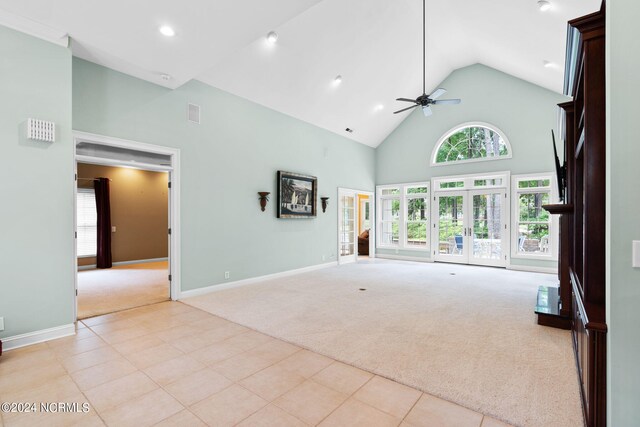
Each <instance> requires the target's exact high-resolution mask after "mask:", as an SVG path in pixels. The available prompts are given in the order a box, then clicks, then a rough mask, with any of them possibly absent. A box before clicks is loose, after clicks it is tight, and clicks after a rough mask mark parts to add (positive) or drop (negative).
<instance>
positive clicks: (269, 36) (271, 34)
mask: <svg viewBox="0 0 640 427" xmlns="http://www.w3.org/2000/svg"><path fill="white" fill-rule="evenodd" d="M267 41H268V42H269V43H271V44H274V43H275V42H277V41H278V33H276V32H275V31H270V32H269V34H267Z"/></svg>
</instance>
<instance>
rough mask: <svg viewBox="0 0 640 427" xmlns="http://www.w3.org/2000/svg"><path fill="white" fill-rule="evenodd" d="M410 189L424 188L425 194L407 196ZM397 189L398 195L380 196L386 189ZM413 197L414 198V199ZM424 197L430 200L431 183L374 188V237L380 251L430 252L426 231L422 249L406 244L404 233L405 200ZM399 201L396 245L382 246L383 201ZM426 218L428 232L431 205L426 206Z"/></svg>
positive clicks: (412, 183)
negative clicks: (375, 233) (389, 249)
mask: <svg viewBox="0 0 640 427" xmlns="http://www.w3.org/2000/svg"><path fill="white" fill-rule="evenodd" d="M412 187H426V188H427V193H426V194H425V193H412V194H411V195H407V188H412ZM390 188H393V189H398V190H399V193H398V194H393V195H384V196H383V195H382V191H383V190H386V189H390ZM414 196H415V197H414ZM424 196H426V198H427V200H430V199H429V197H430V196H431V183H430V182H429V181H426V182H409V183H403V184H385V185H378V186H376V203H375V204H376V209H377V210H376V218H375V222H376V228H377V229H378V234H377V235H376V247H377V248H380V249H385V248H386V249H388V248H391V249H401V250H405V251H417V252H429V251H430V250H431V233H430V232H429V231H427V236H426V238H427V242H426V245H425V246H424V247H416V246H410V245H408V244H407V233H406V225H407V199H408V198H420V197H424ZM396 199H397V200H399V201H400V211H399V214H398V243H396V244H393V243H392V244H383V243H381V242H382V231H383V229H384V227H383V226H382V207H383V200H396ZM427 209H428V211H427V212H428V216H429V219H428V220H427V230H429V228H430V226H431V221H432V218H431V204H430V203H429V204H428V205H427Z"/></svg>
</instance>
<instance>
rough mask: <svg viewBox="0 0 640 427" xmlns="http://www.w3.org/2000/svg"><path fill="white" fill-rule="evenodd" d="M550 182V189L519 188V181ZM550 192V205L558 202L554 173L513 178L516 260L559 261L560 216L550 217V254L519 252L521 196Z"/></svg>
mask: <svg viewBox="0 0 640 427" xmlns="http://www.w3.org/2000/svg"><path fill="white" fill-rule="evenodd" d="M546 179H548V180H549V187H529V188H518V182H519V181H543V180H546ZM545 191H548V192H549V193H550V195H549V203H552V204H553V203H557V202H558V189H557V184H556V176H555V173H553V172H544V173H536V174H523V175H513V176H512V177H511V212H513V223H512V225H511V242H512V245H511V258H514V259H536V260H545V261H557V260H558V240H559V236H558V233H559V221H558V215H550V218H551V221H550V222H549V253H548V254H523V253H520V252H518V228H519V227H518V224H519V222H520V221H519V217H520V205H519V203H520V197H519V195H520V194H528V193H540V192H545Z"/></svg>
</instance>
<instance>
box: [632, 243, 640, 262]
mask: <svg viewBox="0 0 640 427" xmlns="http://www.w3.org/2000/svg"><path fill="white" fill-rule="evenodd" d="M632 252H633V261H632V262H631V264H632V266H633V267H634V268H640V240H634V241H633V251H632Z"/></svg>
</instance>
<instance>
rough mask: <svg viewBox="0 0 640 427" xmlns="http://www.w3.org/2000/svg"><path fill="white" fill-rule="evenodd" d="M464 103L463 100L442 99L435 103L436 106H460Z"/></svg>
mask: <svg viewBox="0 0 640 427" xmlns="http://www.w3.org/2000/svg"><path fill="white" fill-rule="evenodd" d="M461 102H462V100H461V99H440V100H438V101H433V103H434V104H437V105H450V104H451V105H452V104H460V103H461Z"/></svg>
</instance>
